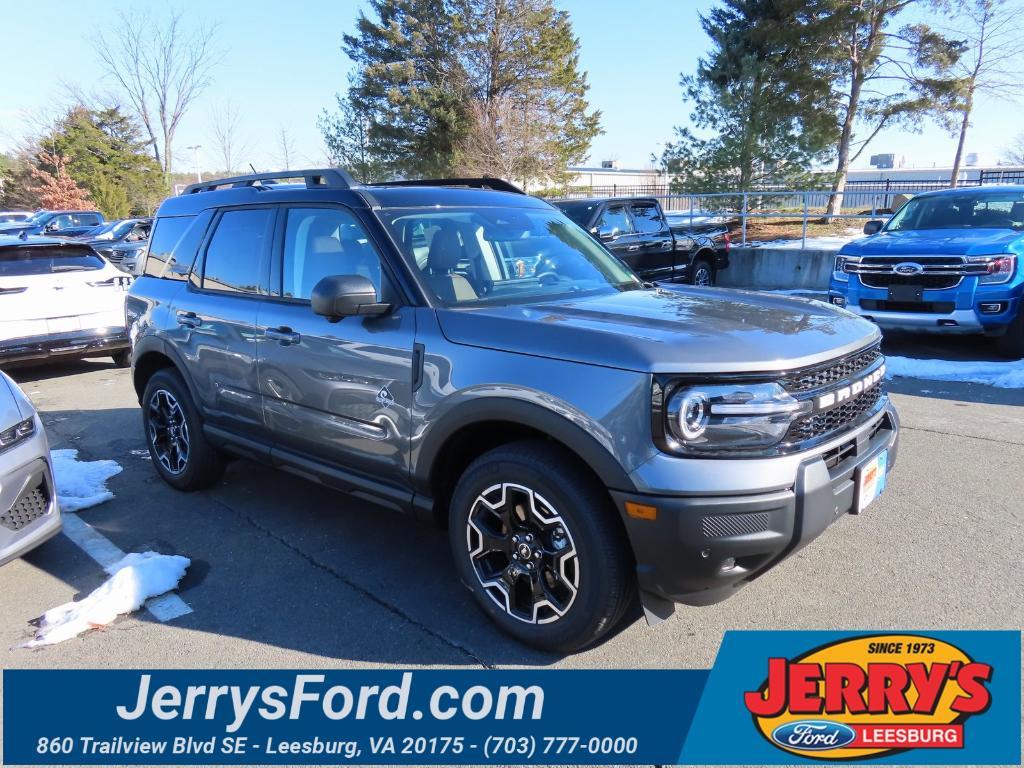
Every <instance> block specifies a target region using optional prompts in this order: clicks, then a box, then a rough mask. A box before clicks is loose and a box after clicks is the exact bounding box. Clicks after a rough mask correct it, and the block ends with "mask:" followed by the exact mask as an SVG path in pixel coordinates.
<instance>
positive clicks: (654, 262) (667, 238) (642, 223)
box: [630, 201, 675, 280]
mask: <svg viewBox="0 0 1024 768" xmlns="http://www.w3.org/2000/svg"><path fill="white" fill-rule="evenodd" d="M630 212H631V213H632V214H633V226H634V227H636V231H637V238H638V242H639V245H640V254H639V256H638V257H637V266H635V267H634V269H635V270H636V271H637V272H638V273H639V274H641V275H643V276H644V278H645V279H647V280H671V279H672V276H673V270H674V268H675V264H674V258H675V257H674V254H673V251H672V246H673V240H672V232H671V230H670V229H669V227H668V224H667V223H666V222H665V218H664V217H663V216H662V214H661V209H660V208H659V207H658V204H657V203H655V202H653V201H651V202H646V201H645V202H634V203H631V204H630Z"/></svg>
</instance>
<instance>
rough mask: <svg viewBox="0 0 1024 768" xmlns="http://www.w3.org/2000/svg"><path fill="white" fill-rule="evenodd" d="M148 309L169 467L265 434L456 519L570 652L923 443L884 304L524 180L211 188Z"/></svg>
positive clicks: (141, 315) (160, 233)
mask: <svg viewBox="0 0 1024 768" xmlns="http://www.w3.org/2000/svg"><path fill="white" fill-rule="evenodd" d="M289 178H299V179H303V180H304V181H303V183H299V184H285V183H274V184H271V183H268V182H270V181H280V180H281V179H289ZM537 252H540V253H543V254H544V262H543V268H542V271H540V272H539V273H533V274H530V273H529V271H526V270H520V269H519V268H518V263H517V262H518V260H519V259H521V258H522V257H523V254H529V253H537ZM127 313H128V318H129V325H130V333H131V335H132V338H133V340H134V348H133V371H132V377H133V381H134V386H135V390H136V392H137V393H138V397H139V402H140V404H141V406H142V413H143V424H144V434H145V439H146V441H147V443H148V446H149V452H150V456H151V457H152V460H153V464H154V466H155V468H156V470H157V472H158V473H159V474H160V475H161V477H163V479H164V480H165V481H166V482H167V483H168V484H170V485H171V486H173V487H174V488H177V489H180V490H183V491H192V490H197V489H200V488H204V487H207V486H209V485H211V484H212V483H214V482H216V481H217V480H218V478H219V477H220V476H221V473H222V471H223V468H224V462H225V457H226V456H228V455H235V456H244V457H248V458H251V459H256V460H260V461H265V462H267V463H268V464H270V465H274V466H278V467H284V468H287V469H289V470H292V471H294V472H296V473H298V474H300V475H301V476H302V477H305V478H312V479H316V480H318V481H320V482H322V483H324V484H325V485H328V486H330V487H333V488H338V489H341V490H344V491H348V492H351V493H354V494H355V495H356V496H357V497H358V498H360V499H364V500H365V499H372V500H375V501H378V502H379V503H381V504H382V505H383V506H385V507H390V508H392V509H398V510H402V511H408V512H410V513H416V514H418V515H421V516H423V517H425V518H427V519H434V520H437V521H439V522H442V523H443V524H446V525H447V527H448V531H449V540H450V545H451V549H452V554H453V556H454V559H455V565H456V568H457V569H458V573H459V575H460V577H461V579H462V581H463V582H464V583H465V584H466V586H467V587H468V588H469V589H470V591H471V592H472V593H473V595H474V596H475V598H476V600H477V602H478V603H479V605H480V606H481V608H482V609H483V610H484V611H485V612H486V613H487V615H488V616H489V617H490V618H491V619H492V620H493V621H494V622H495V623H496V624H497V625H498V626H500V627H501V628H502V629H504V630H505V631H506V632H508V633H510V634H512V635H513V636H515V637H517V638H519V639H520V640H522V641H524V642H527V643H531V644H533V645H536V646H539V647H543V648H548V649H554V650H559V651H571V650H574V649H577V648H580V647H582V646H585V645H588V644H590V643H593V642H595V641H597V640H598V639H599V638H600V637H602V636H603V635H604V634H605V633H606V632H608V631H609V630H610V629H612V628H613V627H614V626H615V625H616V624H617V623H618V622H619V621H620V619H621V618H622V617H623V616H624V615H625V613H626V609H627V607H628V606H629V605H630V604H631V602H632V601H633V600H634V596H635V595H636V589H637V585H638V586H639V590H640V597H641V600H642V602H643V605H644V607H645V609H646V610H647V612H648V617H649V619H650V620H651V621H652V622H655V621H657V620H658V619H659V618H662V617H664V616H666V615H667V614H668V613H670V612H671V610H672V606H673V604H674V602H683V603H690V604H695V605H704V604H708V603H714V602H717V601H720V600H723V599H725V598H727V597H729V596H730V595H732V594H734V593H735V592H736V590H737V589H738V588H740V587H742V586H743V585H744V584H746V583H748V582H749V581H751V580H752V579H753V578H756V577H758V576H761V575H763V574H764V573H765V572H767V571H768V570H769V569H771V568H772V567H773V566H774V565H776V564H777V563H779V562H780V561H781V560H783V559H784V558H785V557H786V556H788V555H790V554H792V553H793V552H795V551H796V550H798V549H799V548H800V547H802V546H804V545H806V544H807V543H809V542H810V541H811V540H812V539H814V538H815V537H817V536H818V535H819V534H821V533H822V532H823V531H824V530H825V529H826V528H827V527H828V526H829V525H831V524H832V523H834V522H835V521H836V520H837V519H839V517H841V516H842V515H843V514H845V513H847V512H854V513H855V512H860V511H862V510H863V509H864V508H865V507H866V506H867V505H868V504H869V503H870V502H871V501H872V500H873V499H874V498H875V497H876V495H877V494H878V492H880V490H881V489H882V488H883V487H884V485H885V476H886V473H887V472H888V471H889V470H891V468H892V466H893V463H894V461H895V460H896V450H897V433H898V427H899V420H898V417H897V415H896V411H895V410H894V409H893V407H892V405H891V403H890V402H889V398H888V397H887V395H886V392H885V385H884V379H883V374H884V362H883V358H882V355H881V352H880V350H879V340H880V334H879V331H878V328H877V327H876V326H874V325H873V324H871V323H868V322H865V321H864V320H862V319H860V318H857V317H855V316H853V315H851V314H849V313H848V312H844V311H842V310H839V309H836V308H833V307H830V306H828V305H827V304H824V303H822V302H816V301H807V300H800V299H791V298H787V297H783V296H774V295H769V294H754V293H749V292H742V291H727V290H720V289H707V288H693V287H689V286H679V285H673V286H669V287H651V286H649V285H648V284H645V283H644V282H642V281H641V280H640V278H638V277H637V276H636V275H635V274H634V273H633V272H632V271H631V270H630V269H629V268H628V267H627V266H626V265H625V264H623V263H622V262H621V261H620V260H618V259H616V258H614V257H613V256H612V255H611V254H610V253H609V252H608V251H607V250H606V249H604V248H603V247H601V246H600V245H599V244H598V243H597V242H595V240H594V239H593V238H592V237H591V236H590V235H589V234H588V233H587V232H586V231H585V230H583V229H581V228H580V227H578V226H577V225H576V224H574V223H573V222H572V221H571V220H570V219H568V218H567V217H566V216H565V215H564V214H563V213H562V212H561V211H560V210H559V209H558V208H555V207H554V206H551V205H549V204H548V203H546V202H544V201H543V200H539V199H536V198H532V197H528V196H526V195H525V194H523V193H522V192H521V191H519V190H518V189H517V188H516V187H514V186H512V185H511V184H508V183H506V182H502V181H499V180H496V179H454V180H447V181H446V180H432V181H419V182H417V181H407V182H395V183H390V184H375V185H370V186H359V185H356V184H355V182H354V181H352V179H351V178H350V177H349V176H348V175H347V174H345V173H343V172H341V171H338V170H334V169H328V170H316V171H289V172H282V173H279V174H261V175H252V176H243V177H238V178H233V179H226V180H219V181H212V182H204V183H201V184H194V185H191V186H189V187H188V188H186V190H185V191H184V193H183V194H181V195H180V196H177V197H173V198H170V199H168V200H166V201H164V203H163V204H162V205H161V206H160V209H159V211H158V213H157V217H156V221H155V224H154V229H153V236H152V237H151V239H150V245H149V251H148V257H147V261H146V265H145V272H144V274H143V275H142V276H141V277H139V278H138V280H136V281H135V283H134V285H133V286H132V289H131V291H130V293H129V297H128V307H127ZM294 519H295V524H296V525H302V514H301V513H298V512H297V514H296V516H295V518H294ZM862 519H864V520H865V524H870V517H866V518H862ZM394 563H395V566H396V567H397V568H401V567H402V563H403V560H402V558H401V556H400V555H398V556H395V557H394ZM794 589H798V587H794ZM841 594H842V588H841V587H837V599H838V597H839V596H841Z"/></svg>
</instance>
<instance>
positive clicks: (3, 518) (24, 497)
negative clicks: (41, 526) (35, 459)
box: [0, 482, 50, 531]
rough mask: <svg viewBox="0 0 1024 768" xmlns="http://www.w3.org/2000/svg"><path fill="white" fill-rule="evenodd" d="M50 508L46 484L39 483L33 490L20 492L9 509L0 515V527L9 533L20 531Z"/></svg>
mask: <svg viewBox="0 0 1024 768" xmlns="http://www.w3.org/2000/svg"><path fill="white" fill-rule="evenodd" d="M49 508H50V497H49V494H48V493H47V490H46V483H45V482H41V483H39V485H37V486H36V487H35V488H28V489H26V490H25V491H23V492H22V494H21V496H19V497H18V499H17V501H15V502H14V504H12V505H11V508H10V509H9V510H7V511H6V512H5V513H4V514H2V515H0V525H2V526H3V527H4V528H7V529H8V530H11V531H20V530H21V529H22V528H24V527H25V526H26V525H29V524H31V523H33V522H35V521H36V520H38V519H39V518H40V517H42V516H43V515H45V514H46V510H47V509H49Z"/></svg>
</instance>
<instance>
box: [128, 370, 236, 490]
mask: <svg viewBox="0 0 1024 768" xmlns="http://www.w3.org/2000/svg"><path fill="white" fill-rule="evenodd" d="M142 424H143V427H144V430H145V434H146V441H147V443H148V446H149V455H150V457H151V458H152V459H153V466H155V467H156V471H157V472H159V473H160V476H161V477H162V478H163V479H164V480H165V481H166V482H167V483H168V485H171V486H173V487H174V488H177V489H178V490H179V491H198V490H200V489H202V488H208V487H209V486H211V485H213V484H214V483H215V482H217V480H219V479H220V477H221V475H222V474H223V472H224V458H223V456H221V454H220V452H219V451H218V450H217V449H216V448H214V447H213V446H212V445H211V444H210V443H209V442H208V441H207V440H206V438H205V436H204V435H203V425H202V420H201V418H200V416H199V411H198V410H197V409H196V407H195V404H194V403H193V402H192V397H191V395H190V394H189V391H188V387H186V386H185V382H184V381H183V380H182V378H181V376H180V375H179V374H178V373H177V372H176V371H174V370H173V369H170V368H165V369H163V370H161V371H158V372H157V373H155V374H153V378H151V379H150V380H149V383H148V384H147V385H146V391H145V393H144V394H143V396H142Z"/></svg>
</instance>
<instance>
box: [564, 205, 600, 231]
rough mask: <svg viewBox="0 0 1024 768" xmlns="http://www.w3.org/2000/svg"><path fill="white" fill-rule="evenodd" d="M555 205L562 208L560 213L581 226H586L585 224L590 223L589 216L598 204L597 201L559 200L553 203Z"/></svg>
mask: <svg viewBox="0 0 1024 768" xmlns="http://www.w3.org/2000/svg"><path fill="white" fill-rule="evenodd" d="M555 205H557V206H558V207H559V208H561V209H562V213H564V214H565V215H566V216H568V217H569V218H570V219H572V220H573V221H575V222H576V223H577V224H579V225H580V226H581V227H583V228H586V226H587V224H589V223H590V217H591V216H593V215H594V209H595V208H597V206H598V204H597V203H593V202H590V201H588V200H577V201H575V202H569V201H566V202H559V203H555Z"/></svg>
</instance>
